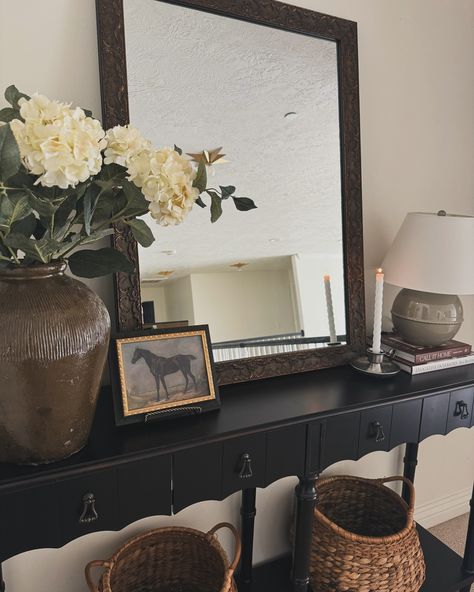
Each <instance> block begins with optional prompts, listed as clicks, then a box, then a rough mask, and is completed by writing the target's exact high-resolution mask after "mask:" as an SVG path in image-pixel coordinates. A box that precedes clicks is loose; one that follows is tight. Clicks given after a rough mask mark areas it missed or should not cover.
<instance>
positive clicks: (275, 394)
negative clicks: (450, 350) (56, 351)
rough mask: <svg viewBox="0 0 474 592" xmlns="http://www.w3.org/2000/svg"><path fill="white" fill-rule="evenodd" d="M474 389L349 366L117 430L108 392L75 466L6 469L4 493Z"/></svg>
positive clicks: (461, 375) (465, 381) (458, 382)
mask: <svg viewBox="0 0 474 592" xmlns="http://www.w3.org/2000/svg"><path fill="white" fill-rule="evenodd" d="M472 385H474V365H468V366H462V367H457V368H451V369H449V370H441V371H437V372H431V373H427V374H421V375H417V376H410V375H409V374H407V373H404V372H400V374H398V375H397V376H396V377H394V378H391V379H379V378H372V377H367V376H364V375H361V374H358V373H356V372H355V371H354V370H352V368H350V367H349V366H341V367H337V368H329V369H326V370H319V371H315V372H308V373H304V374H295V375H291V376H284V377H276V378H270V379H265V380H260V381H254V382H247V383H241V384H235V385H228V386H224V387H221V389H220V392H221V397H222V407H221V409H220V410H218V411H213V412H209V413H206V414H203V415H201V416H198V417H196V416H193V417H182V418H178V419H171V420H167V421H159V422H156V423H152V424H135V425H130V426H123V427H116V426H115V422H114V414H113V406H112V394H111V390H110V388H108V387H105V388H104V389H103V390H102V393H101V396H100V399H99V404H98V408H97V413H96V418H95V421H94V426H93V428H92V433H91V437H90V439H89V443H88V445H87V446H86V447H85V448H84V449H83V450H82V451H81V452H79V453H77V454H75V455H74V456H72V457H71V458H69V459H67V460H65V461H61V462H58V463H53V464H50V465H43V466H39V467H18V466H14V465H8V464H0V489H4V488H10V487H13V486H15V487H16V486H19V485H20V486H21V485H23V484H26V482H27V483H28V484H32V483H33V482H36V481H38V482H42V481H44V480H51V479H52V478H54V477H55V476H56V477H58V478H60V477H61V476H63V475H64V476H65V475H70V474H71V473H76V472H77V473H80V472H82V471H84V470H85V469H86V468H97V469H100V468H104V467H107V466H110V465H112V464H115V463H120V462H126V461H128V460H132V459H134V458H144V457H147V456H152V455H154V454H160V453H168V452H174V451H176V450H179V449H183V448H190V447H192V446H194V445H197V444H202V443H206V442H215V441H219V440H225V439H226V438H229V437H232V436H237V435H244V434H247V433H255V432H258V431H261V430H267V429H271V428H272V427H273V426H275V427H277V426H282V425H291V424H295V423H299V422H306V421H311V420H312V419H315V420H316V419H319V418H323V417H327V416H329V415H337V414H339V413H344V412H348V411H356V410H359V409H365V408H368V407H375V406H379V405H384V404H387V403H390V402H395V401H402V400H404V399H408V398H416V397H419V396H423V395H426V394H428V393H430V394H431V393H435V392H443V391H449V390H452V389H455V388H462V387H465V386H472Z"/></svg>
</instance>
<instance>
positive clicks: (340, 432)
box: [321, 412, 360, 469]
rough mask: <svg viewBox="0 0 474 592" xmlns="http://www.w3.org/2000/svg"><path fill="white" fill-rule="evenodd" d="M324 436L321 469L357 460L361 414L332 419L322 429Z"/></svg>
mask: <svg viewBox="0 0 474 592" xmlns="http://www.w3.org/2000/svg"><path fill="white" fill-rule="evenodd" d="M322 429H323V431H324V434H323V437H322V440H323V450H322V453H321V469H325V468H327V467H329V465H332V464H334V463H336V462H338V461H340V460H357V458H358V448H359V429H360V413H359V412H356V413H347V414H345V415H339V416H337V417H331V418H330V419H328V420H327V421H326V423H325V424H324V425H323V427H322Z"/></svg>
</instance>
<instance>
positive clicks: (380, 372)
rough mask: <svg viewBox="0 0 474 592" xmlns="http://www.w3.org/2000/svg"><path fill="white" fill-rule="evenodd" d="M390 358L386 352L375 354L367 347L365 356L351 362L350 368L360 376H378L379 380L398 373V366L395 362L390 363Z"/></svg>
mask: <svg viewBox="0 0 474 592" xmlns="http://www.w3.org/2000/svg"><path fill="white" fill-rule="evenodd" d="M390 356H391V354H390V353H386V352H381V353H375V352H374V351H373V350H372V348H370V347H369V348H367V355H366V356H362V357H360V358H357V359H356V360H354V361H353V362H351V366H352V367H353V368H354V369H355V370H357V371H358V372H361V373H362V374H368V375H370V376H378V377H379V378H389V377H390V376H395V375H396V374H398V373H399V372H400V368H399V366H397V365H396V364H395V362H392V360H391V359H390Z"/></svg>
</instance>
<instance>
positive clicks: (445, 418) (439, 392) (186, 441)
mask: <svg viewBox="0 0 474 592" xmlns="http://www.w3.org/2000/svg"><path fill="white" fill-rule="evenodd" d="M221 392H222V399H223V404H222V409H221V410H220V411H217V412H213V413H207V414H205V415H203V416H201V417H198V418H196V417H194V418H183V419H176V420H172V421H169V422H160V423H156V424H154V425H139V426H137V425H134V426H127V427H123V428H116V427H115V425H114V421H113V412H112V402H111V396H110V392H109V390H108V389H104V391H103V393H102V395H101V398H100V401H99V406H98V410H97V415H96V420H95V424H94V428H93V431H92V435H91V438H90V441H89V444H88V446H87V447H86V448H85V449H84V450H83V451H82V452H80V453H78V454H77V455H75V456H74V457H72V458H70V459H68V460H66V461H63V462H61V463H56V464H53V465H47V466H42V467H15V466H11V465H0V528H1V534H2V536H1V537H0V562H1V561H5V560H6V559H8V558H9V557H12V556H13V555H16V554H18V553H21V552H23V551H27V550H29V549H36V548H42V547H60V546H62V545H64V544H66V543H67V542H69V541H71V540H72V539H74V538H76V537H79V536H82V535H84V534H86V533H89V532H93V531H100V530H118V529H121V528H123V527H124V526H126V525H127V524H130V523H131V522H134V521H135V520H138V519H140V518H144V517H146V516H152V515H158V514H168V515H170V514H171V513H172V512H179V511H180V510H181V509H183V508H184V507H186V506H189V505H190V504H193V503H195V502H198V501H201V500H208V499H218V500H219V499H224V498H225V497H227V496H228V495H230V494H231V493H233V492H235V491H242V538H243V555H242V562H241V567H240V573H239V591H241V592H257V590H258V592H267V591H268V592H270V591H271V592H289V591H292V592H306V591H307V590H308V589H309V577H308V561H309V547H310V537H311V521H312V513H313V509H314V504H315V503H317V500H316V498H317V488H316V487H315V483H316V481H317V477H318V474H319V473H320V471H322V470H323V469H325V468H326V467H328V466H329V465H331V464H333V463H335V462H337V461H340V460H344V459H354V460H355V459H358V458H360V457H362V456H364V455H365V454H367V453H369V452H372V451H374V450H385V451H388V450H390V449H392V448H393V447H395V446H397V445H399V444H406V454H405V475H406V476H408V477H410V478H411V479H413V478H414V476H415V467H416V463H417V450H418V443H419V442H420V441H422V440H423V439H425V438H427V437H428V436H431V435H432V434H447V433H448V432H450V431H451V430H454V429H456V428H461V427H466V428H469V427H471V426H473V425H474V422H473V399H474V366H466V367H461V368H455V369H450V370H445V371H440V372H434V373H431V374H427V375H420V376H415V377H410V376H409V375H407V374H403V373H401V374H400V375H398V376H397V377H396V378H395V379H393V380H390V381H378V380H375V379H368V378H366V377H364V376H361V375H358V374H356V373H354V372H353V371H352V370H351V369H350V368H348V367H341V368H332V369H328V370H322V371H318V372H311V373H306V374H299V375H294V376H286V377H279V378H272V379H268V380H264V381H258V382H253V383H245V384H238V385H232V386H227V387H223V388H222V389H221ZM289 475H297V476H298V477H299V484H298V486H297V488H296V500H297V504H296V507H297V512H296V519H295V520H296V524H295V544H294V550H293V554H292V557H283V558H279V559H277V560H275V561H272V562H269V563H267V564H264V565H262V566H259V567H257V568H253V569H252V544H253V522H254V517H255V512H256V508H255V488H257V487H266V486H267V485H269V484H270V483H272V482H274V481H276V480H277V479H280V478H282V477H285V476H289ZM381 476H382V475H381ZM471 505H472V502H471ZM420 536H421V541H422V545H423V549H424V553H425V559H426V563H427V580H426V582H425V584H424V586H423V588H422V591H423V592H455V591H458V590H462V591H463V592H466V591H467V590H469V586H470V584H471V582H473V581H474V512H473V511H471V516H470V520H469V533H468V537H467V541H466V551H465V555H464V558H461V557H459V556H458V555H457V554H456V553H454V552H453V551H451V550H450V549H448V548H447V547H446V546H445V545H443V544H442V543H441V542H440V541H438V540H437V539H436V538H434V537H433V536H432V535H431V534H429V533H428V532H426V531H425V530H424V529H422V528H421V527H420ZM1 580H2V578H1V572H0V582H1ZM4 589H5V584H4V583H0V590H4Z"/></svg>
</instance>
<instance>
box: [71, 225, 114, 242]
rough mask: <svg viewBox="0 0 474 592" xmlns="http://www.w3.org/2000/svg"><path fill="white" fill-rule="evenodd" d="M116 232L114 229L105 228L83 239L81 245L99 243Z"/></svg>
mask: <svg viewBox="0 0 474 592" xmlns="http://www.w3.org/2000/svg"><path fill="white" fill-rule="evenodd" d="M114 232H115V230H114V229H113V228H103V229H102V230H96V231H95V232H92V234H91V235H90V236H88V237H87V238H84V237H82V238H81V240H80V243H81V245H90V244H91V243H95V242H97V241H98V240H100V239H101V238H104V237H106V236H110V235H111V234H113V233H114Z"/></svg>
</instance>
